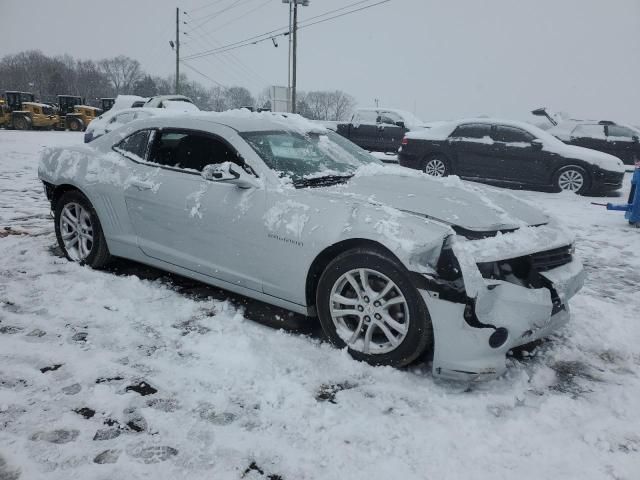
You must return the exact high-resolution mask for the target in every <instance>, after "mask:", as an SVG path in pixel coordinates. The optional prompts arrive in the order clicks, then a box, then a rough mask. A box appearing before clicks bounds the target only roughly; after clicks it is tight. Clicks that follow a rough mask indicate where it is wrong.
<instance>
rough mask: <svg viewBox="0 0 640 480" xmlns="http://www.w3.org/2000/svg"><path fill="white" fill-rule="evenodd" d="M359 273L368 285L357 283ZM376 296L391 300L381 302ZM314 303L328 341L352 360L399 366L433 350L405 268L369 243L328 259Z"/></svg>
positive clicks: (426, 319)
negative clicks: (386, 304)
mask: <svg viewBox="0 0 640 480" xmlns="http://www.w3.org/2000/svg"><path fill="white" fill-rule="evenodd" d="M361 272H364V273H365V274H364V275H363V274H362V273H361ZM365 277H366V278H367V281H366V283H367V285H368V287H369V288H368V289H364V288H362V287H363V285H364V282H363V281H362V279H363V278H365ZM354 282H355V283H354ZM389 282H391V284H393V285H392V286H389ZM356 286H357V287H358V289H359V291H358V290H356V288H355V287H356ZM385 286H386V287H388V288H390V289H389V290H388V292H387V293H385ZM367 294H368V295H367ZM376 294H383V295H381V296H380V298H379V299H378V298H376ZM336 299H342V302H346V303H342V302H341V301H340V300H336ZM378 300H381V301H384V302H389V301H390V300H394V303H393V304H391V305H389V306H387V307H386V308H385V306H384V303H382V302H380V301H378ZM316 307H317V311H318V316H319V318H320V323H321V325H322V329H323V330H324V332H325V334H326V335H327V337H328V338H329V340H330V341H331V343H333V344H334V345H335V346H336V347H338V348H344V347H347V348H348V351H349V353H350V354H351V356H352V357H353V358H355V359H356V360H362V361H365V362H368V363H370V364H372V365H389V366H392V367H402V366H405V365H408V364H410V363H411V362H413V361H414V360H416V359H417V358H418V357H420V356H421V355H422V354H423V353H424V352H425V351H426V350H427V349H429V350H430V351H431V352H432V351H433V328H432V325H431V317H430V316H429V312H428V310H427V307H426V305H425V303H424V301H423V299H422V297H421V296H420V294H419V293H418V290H417V289H416V288H415V287H414V286H413V284H412V283H411V281H410V280H409V276H408V272H407V271H406V269H405V268H404V267H403V266H401V265H398V263H397V262H396V261H394V260H392V259H391V258H389V256H387V255H386V254H384V253H381V252H378V251H376V250H375V249H372V248H356V249H353V250H348V251H346V252H344V253H342V254H340V255H338V256H337V257H336V258H335V259H334V260H333V261H332V262H331V263H329V265H328V266H327V268H326V269H325V270H324V272H323V273H322V275H321V277H320V281H319V282H318V289H317V291H316ZM345 311H348V312H349V313H347V314H343V313H344V312H345ZM350 312H353V313H350ZM341 314H342V315H341ZM385 319H389V320H390V321H391V322H392V323H388V322H387V320H385ZM381 325H382V326H383V327H384V328H385V329H386V332H387V333H386V332H385V331H384V330H383V328H381ZM369 332H370V333H369ZM367 338H368V339H369V340H368V342H367ZM391 338H393V339H394V341H391ZM365 345H368V348H365Z"/></svg>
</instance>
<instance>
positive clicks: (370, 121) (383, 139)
mask: <svg viewBox="0 0 640 480" xmlns="http://www.w3.org/2000/svg"><path fill="white" fill-rule="evenodd" d="M323 123H324V124H325V126H326V127H327V128H330V129H332V130H334V131H336V132H337V133H338V134H340V135H342V136H343V137H345V138H348V139H349V140H351V141H352V142H353V143H355V144H356V145H358V146H359V147H361V148H364V149H366V150H369V151H373V152H397V151H398V148H399V147H400V142H401V141H402V138H403V137H404V134H405V133H406V132H408V131H411V130H421V129H424V128H427V127H428V125H427V124H425V122H423V121H422V120H420V119H419V118H418V117H416V116H415V115H414V114H412V113H410V112H406V111H404V110H399V109H395V108H359V109H358V110H356V111H355V112H354V113H353V115H352V116H351V120H350V121H349V122H346V123H344V122H323Z"/></svg>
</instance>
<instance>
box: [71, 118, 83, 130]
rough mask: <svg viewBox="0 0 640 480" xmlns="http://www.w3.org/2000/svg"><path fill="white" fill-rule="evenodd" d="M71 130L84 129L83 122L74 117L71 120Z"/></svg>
mask: <svg viewBox="0 0 640 480" xmlns="http://www.w3.org/2000/svg"><path fill="white" fill-rule="evenodd" d="M69 130H71V131H72V132H80V131H81V130H82V122H80V120H78V119H75V118H72V119H71V120H69Z"/></svg>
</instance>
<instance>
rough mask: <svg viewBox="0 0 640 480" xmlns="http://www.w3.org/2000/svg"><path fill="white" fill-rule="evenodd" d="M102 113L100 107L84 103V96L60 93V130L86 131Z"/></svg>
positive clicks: (58, 126)
mask: <svg viewBox="0 0 640 480" xmlns="http://www.w3.org/2000/svg"><path fill="white" fill-rule="evenodd" d="M101 113H102V110H101V109H99V108H98V107H92V106H90V105H84V100H83V98H82V97H77V96H74V95H58V112H57V114H58V125H57V128H58V130H67V129H69V130H71V131H73V132H80V131H84V130H86V128H87V126H88V125H89V123H90V122H91V121H92V120H93V119H94V118H96V117H98V116H100V114H101Z"/></svg>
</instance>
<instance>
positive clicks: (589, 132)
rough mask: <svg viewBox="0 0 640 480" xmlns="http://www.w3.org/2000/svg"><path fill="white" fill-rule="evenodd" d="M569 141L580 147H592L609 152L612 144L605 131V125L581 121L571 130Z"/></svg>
mask: <svg viewBox="0 0 640 480" xmlns="http://www.w3.org/2000/svg"><path fill="white" fill-rule="evenodd" d="M569 143H570V144H571V145H576V146H578V147H584V148H591V149H593V150H599V151H600V152H605V153H609V150H610V146H609V144H608V143H607V137H606V135H605V131H604V125H600V124H598V123H581V124H580V125H578V126H576V127H575V128H574V129H573V131H572V132H571V136H570V137H569Z"/></svg>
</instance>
